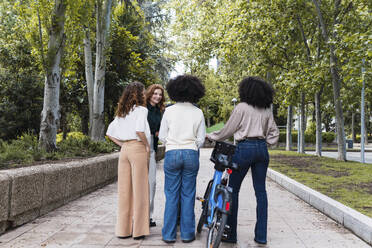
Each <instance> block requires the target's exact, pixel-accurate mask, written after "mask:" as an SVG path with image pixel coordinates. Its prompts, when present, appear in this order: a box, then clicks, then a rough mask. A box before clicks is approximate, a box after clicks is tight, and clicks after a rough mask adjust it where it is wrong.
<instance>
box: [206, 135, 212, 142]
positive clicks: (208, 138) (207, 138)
mask: <svg viewBox="0 0 372 248" xmlns="http://www.w3.org/2000/svg"><path fill="white" fill-rule="evenodd" d="M205 139H206V140H208V141H213V139H212V138H211V137H210V136H209V134H206V135H205Z"/></svg>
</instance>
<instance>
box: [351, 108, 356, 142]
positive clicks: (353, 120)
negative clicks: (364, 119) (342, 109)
mask: <svg viewBox="0 0 372 248" xmlns="http://www.w3.org/2000/svg"><path fill="white" fill-rule="evenodd" d="M351 139H352V140H353V143H355V142H356V133H355V113H354V112H353V113H351Z"/></svg>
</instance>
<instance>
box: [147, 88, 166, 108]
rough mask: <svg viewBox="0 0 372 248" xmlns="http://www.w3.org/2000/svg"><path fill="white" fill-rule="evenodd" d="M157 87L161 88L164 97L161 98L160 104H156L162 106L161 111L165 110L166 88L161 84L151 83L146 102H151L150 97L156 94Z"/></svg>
mask: <svg viewBox="0 0 372 248" xmlns="http://www.w3.org/2000/svg"><path fill="white" fill-rule="evenodd" d="M157 89H160V90H161V94H162V95H163V97H162V98H161V100H160V102H159V103H158V104H156V105H157V106H158V107H159V108H160V111H164V109H165V104H164V101H165V95H164V88H163V86H161V85H160V84H152V85H150V86H149V87H148V88H147V90H146V102H147V103H148V104H150V99H151V97H152V95H153V94H154V92H155V90H157Z"/></svg>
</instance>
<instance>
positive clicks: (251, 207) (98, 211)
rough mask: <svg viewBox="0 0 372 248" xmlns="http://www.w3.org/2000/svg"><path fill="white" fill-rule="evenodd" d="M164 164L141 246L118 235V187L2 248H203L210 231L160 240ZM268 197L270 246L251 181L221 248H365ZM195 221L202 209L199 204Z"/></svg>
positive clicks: (16, 233) (201, 183) (276, 191)
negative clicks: (231, 240) (233, 235)
mask: <svg viewBox="0 0 372 248" xmlns="http://www.w3.org/2000/svg"><path fill="white" fill-rule="evenodd" d="M210 153H211V149H202V150H201V154H200V162H201V164H200V170H199V175H198V184H197V195H199V196H202V195H203V192H204V189H205V187H206V185H207V183H208V181H209V180H210V178H211V177H212V175H213V165H212V163H211V162H209V156H210ZM163 180H164V173H163V169H162V162H160V163H159V164H158V172H157V192H156V196H155V197H156V201H155V213H154V218H155V221H156V223H157V226H156V227H153V228H151V229H150V230H151V234H150V235H149V236H148V237H146V239H144V240H141V241H138V240H133V239H131V238H129V239H118V238H116V237H115V235H114V225H115V216H116V200H117V199H116V187H117V185H116V183H114V184H111V185H108V186H106V187H104V188H102V189H99V190H97V191H95V192H93V193H91V194H89V195H86V196H83V197H81V198H80V199H77V200H75V201H73V202H70V203H68V204H67V205H65V206H63V207H60V208H58V209H56V210H55V211H52V212H50V213H48V214H46V215H44V216H42V217H40V218H38V219H36V220H34V221H33V222H31V223H28V224H25V225H23V226H21V227H18V228H16V229H14V230H11V231H8V232H6V233H4V234H3V235H1V236H0V242H1V243H0V247H17V248H18V247H24V248H33V247H48V248H51V247H52V248H57V247H58V248H60V247H72V248H100V247H111V248H117V247H128V248H131V247H133V248H134V247H141V248H145V247H148V248H155V247H195V248H196V247H200V248H201V247H205V242H206V236H207V230H206V229H203V231H202V233H201V235H197V236H196V240H195V241H194V242H191V243H187V244H185V243H182V242H181V240H180V237H179V233H178V237H177V242H176V243H175V244H171V245H168V244H165V243H164V242H163V241H162V240H161V226H162V219H163V211H164V202H165V196H164V193H163V187H164V184H163ZM267 191H268V197H269V223H268V244H267V245H266V246H260V245H258V244H256V243H255V242H254V241H253V229H254V224H255V218H256V217H255V205H256V203H255V197H254V192H253V188H252V181H251V177H250V175H247V178H246V179H245V181H244V182H243V185H242V188H241V192H240V201H239V204H240V210H239V227H238V240H239V241H238V243H237V244H235V245H232V244H224V243H223V244H221V246H220V247H221V248H223V247H228V248H238V247H239V248H251V247H270V248H342V247H344V248H354V247H355V248H367V247H370V246H369V245H368V244H366V243H365V242H364V241H362V240H361V239H359V238H358V237H356V236H355V235H354V234H352V233H351V232H350V231H348V230H347V229H345V228H344V227H343V226H341V225H339V224H337V223H336V222H334V221H333V220H331V219H330V218H328V217H327V216H325V215H323V214H322V213H320V212H319V211H317V210H316V209H315V208H313V207H311V206H310V205H308V204H307V203H305V202H303V201H302V200H300V199H299V198H297V197H296V196H294V195H293V194H291V193H289V192H287V191H286V190H284V189H283V188H282V187H280V186H279V185H277V184H276V183H274V182H272V181H270V180H269V179H268V182H267ZM195 206H196V211H195V212H196V218H198V217H199V214H200V209H201V204H200V203H199V202H196V205H195Z"/></svg>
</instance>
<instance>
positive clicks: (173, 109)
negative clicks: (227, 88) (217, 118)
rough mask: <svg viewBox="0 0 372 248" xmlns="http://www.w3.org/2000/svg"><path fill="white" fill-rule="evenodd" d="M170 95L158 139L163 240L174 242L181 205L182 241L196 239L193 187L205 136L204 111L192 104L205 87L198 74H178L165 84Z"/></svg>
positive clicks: (202, 94) (194, 187) (202, 93)
mask: <svg viewBox="0 0 372 248" xmlns="http://www.w3.org/2000/svg"><path fill="white" fill-rule="evenodd" d="M166 89H167V92H168V95H169V97H170V98H171V99H172V100H173V101H175V102H176V103H175V104H173V105H172V106H170V107H167V108H166V109H165V112H164V115H163V119H162V121H161V124H160V131H159V139H160V140H161V141H162V142H163V143H164V144H165V148H166V153H165V158H164V173H165V181H164V193H165V198H166V201H165V210H164V225H163V229H162V236H163V240H164V242H166V243H174V242H175V241H176V235H177V212H178V207H179V206H180V212H181V214H180V232H181V240H182V242H185V243H187V242H191V241H193V240H194V239H195V213H194V206H195V190H196V176H197V174H198V171H199V153H198V149H199V148H200V147H201V146H202V144H203V143H204V139H205V123H204V115H203V112H202V111H201V110H200V109H199V108H197V107H196V106H195V105H194V104H195V103H197V102H198V101H199V99H200V98H201V97H203V96H204V93H205V89H204V86H203V84H202V83H201V82H200V80H199V79H198V78H197V77H194V76H191V75H182V76H178V77H176V78H175V79H171V80H170V81H169V82H168V84H167V86H166Z"/></svg>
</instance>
